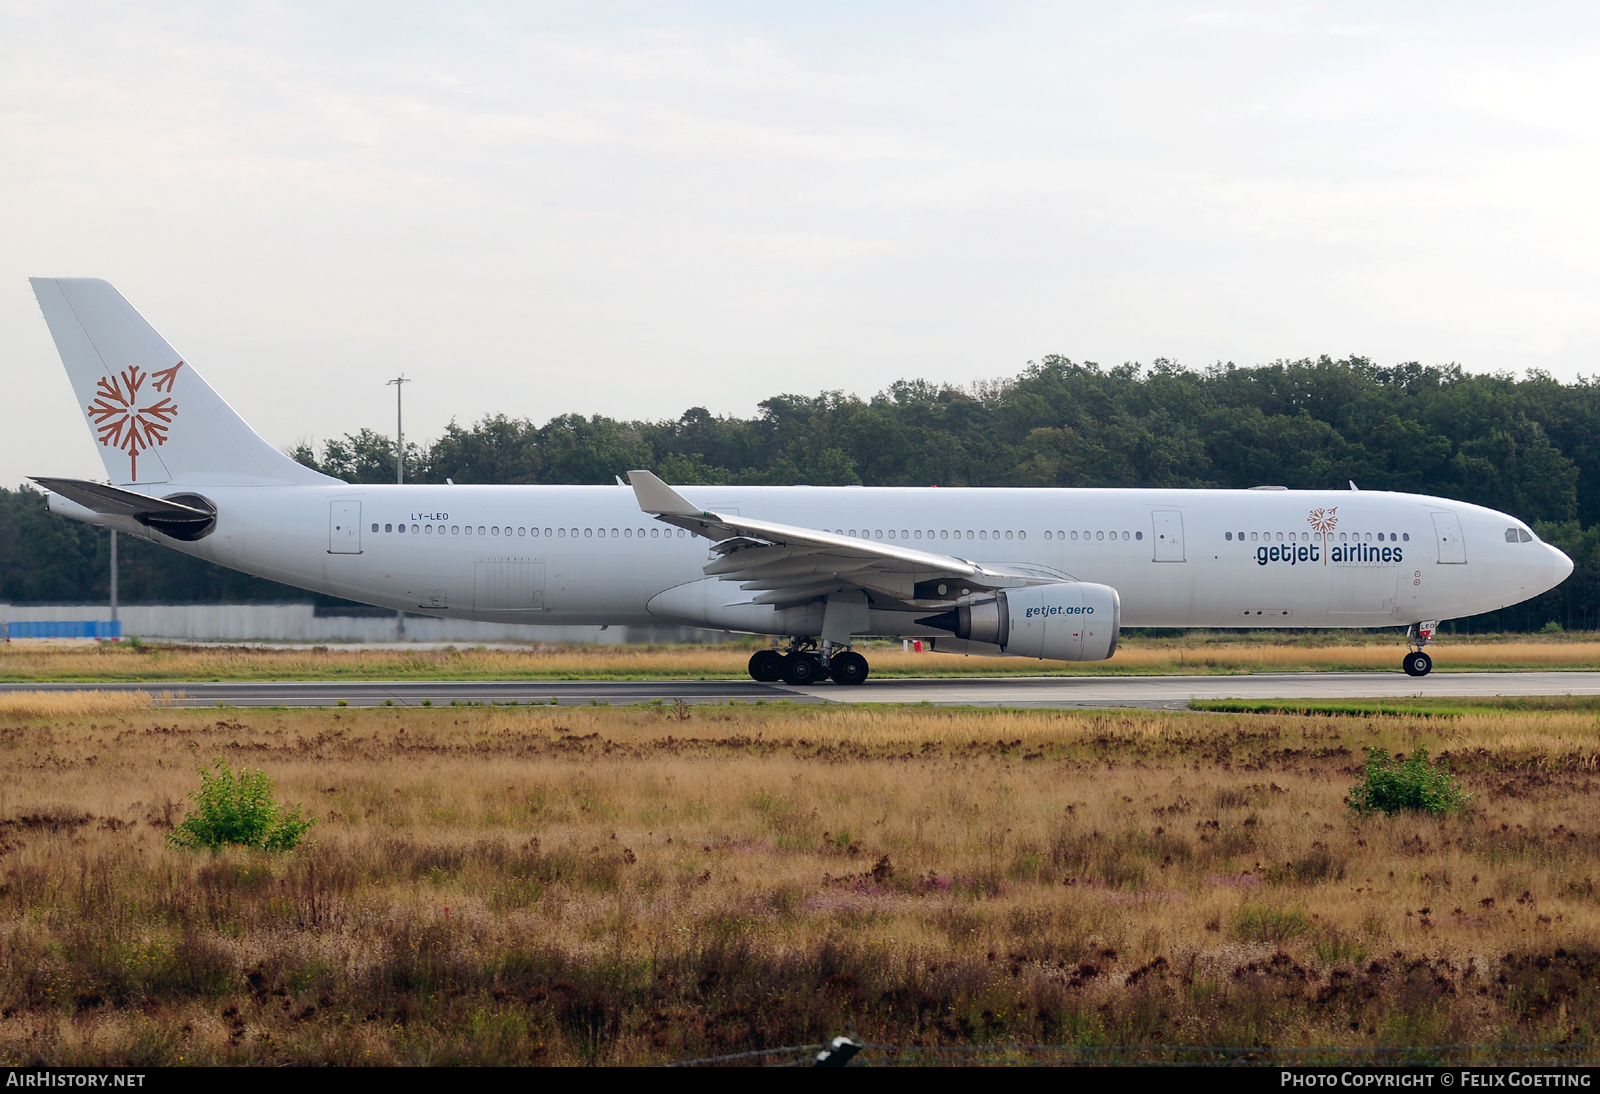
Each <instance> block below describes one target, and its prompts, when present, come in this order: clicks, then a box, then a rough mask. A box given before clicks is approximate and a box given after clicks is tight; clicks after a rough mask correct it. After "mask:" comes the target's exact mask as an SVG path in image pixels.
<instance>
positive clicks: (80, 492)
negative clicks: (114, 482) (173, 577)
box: [33, 476, 211, 520]
mask: <svg viewBox="0 0 1600 1094" xmlns="http://www.w3.org/2000/svg"><path fill="white" fill-rule="evenodd" d="M33 481H34V482H36V483H38V484H39V485H40V486H42V487H44V488H45V489H46V490H53V491H55V492H56V493H57V494H60V495H61V496H62V497H66V498H71V499H72V500H73V501H75V502H77V503H78V504H79V505H81V506H83V507H84V508H85V509H92V510H94V511H95V512H96V513H103V514H104V515H106V516H108V517H133V518H135V519H138V518H139V517H173V518H176V519H178V520H210V519H211V514H210V513H208V512H206V511H205V510H204V509H196V508H195V507H194V506H192V505H183V504H181V503H179V502H175V501H167V500H165V499H164V498H152V497H149V496H148V495H146V494H138V493H135V492H134V491H132V490H123V489H120V488H119V487H115V486H107V485H105V484H104V483H99V482H89V481H88V480H87V479H41V478H38V477H37V476H35V477H34V479H33Z"/></svg>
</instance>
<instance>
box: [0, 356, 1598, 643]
mask: <svg viewBox="0 0 1600 1094" xmlns="http://www.w3.org/2000/svg"><path fill="white" fill-rule="evenodd" d="M291 454H292V455H293V456H294V458H295V459H297V460H299V461H300V462H301V463H304V464H306V465H307V466H310V467H315V468H317V469H318V470H321V471H324V472H326V473H327V474H330V475H333V476H336V477H338V478H341V479H344V480H346V481H348V482H356V483H384V482H393V481H394V476H395V466H394V460H395V451H394V441H393V438H391V437H388V436H385V435H383V434H381V433H378V432H376V431H373V430H362V431H360V432H358V433H352V434H346V435H345V436H343V437H340V438H337V439H333V440H329V441H326V442H325V443H324V444H323V445H322V446H321V451H320V452H318V451H316V450H314V449H313V448H312V447H311V446H310V445H301V446H299V447H297V448H296V449H294V450H293V452H292V453H291ZM405 462H406V467H405V472H406V479H407V481H410V482H439V483H442V482H444V481H446V480H447V479H448V480H452V481H454V482H457V483H596V484H598V483H611V482H614V481H615V479H616V477H617V476H619V475H625V474H626V472H628V471H629V470H631V469H633V468H639V467H647V468H650V469H652V470H654V471H656V473H657V474H659V475H660V476H661V477H662V478H663V479H665V480H666V481H668V482H671V483H677V484H694V483H727V484H760V485H793V484H802V483H809V484H813V485H856V484H859V485H865V486H924V485H930V484H937V485H940V486H1015V487H1046V486H1123V487H1140V486H1145V487H1248V486H1262V485H1278V486H1287V487H1290V488H1294V489H1330V488H1331V489H1343V488H1346V487H1347V486H1348V484H1349V483H1350V482H1352V481H1353V482H1354V483H1356V484H1357V485H1358V486H1359V487H1361V488H1362V489H1367V490H1404V491H1411V492H1415V493H1424V494H1433V495H1437V496H1441V497H1447V498H1455V499H1458V500H1461V501H1469V502H1475V503H1477V504H1480V505H1487V506H1490V507H1493V508H1496V509H1501V510H1504V511H1506V512H1509V513H1512V514H1514V515H1516V516H1518V517H1521V518H1522V519H1524V520H1527V521H1528V522H1530V523H1531V524H1532V525H1533V526H1534V528H1535V529H1536V530H1537V531H1538V533H1539V535H1540V536H1542V537H1543V538H1545V539H1547V540H1549V541H1550V542H1552V543H1555V544H1556V545H1558V546H1560V547H1561V548H1562V549H1563V550H1565V551H1567V553H1568V554H1570V555H1572V557H1573V559H1574V561H1575V562H1576V564H1577V570H1576V572H1575V573H1574V574H1573V576H1572V577H1571V578H1570V579H1569V580H1568V581H1567V582H1566V583H1565V584H1564V585H1563V586H1561V587H1560V588H1559V589H1556V590H1553V591H1552V592H1550V593H1547V594H1545V595H1544V596H1542V597H1539V598H1538V599H1536V600H1534V601H1530V602H1528V603H1526V604H1522V605H1517V606H1515V607H1512V608H1508V609H1505V610H1504V611H1501V612H1497V613H1494V614H1493V615H1491V616H1480V617H1476V618H1475V619H1473V620H1470V621H1464V622H1462V623H1460V624H1458V626H1460V627H1461V628H1462V629H1465V628H1469V627H1470V628H1471V629H1474V630H1484V629H1497V630H1534V629H1539V628H1542V627H1545V626H1546V625H1549V624H1555V625H1558V626H1561V627H1565V628H1569V629H1576V628H1581V629H1596V627H1597V624H1600V489H1597V487H1600V384H1597V383H1595V382H1593V381H1590V380H1587V379H1580V380H1578V381H1576V382H1574V383H1561V382H1558V381H1556V380H1555V379H1554V378H1552V377H1551V376H1549V375H1547V374H1545V373H1541V372H1530V373H1528V374H1527V375H1525V376H1523V377H1520V378H1518V377H1514V376H1511V375H1509V374H1503V373H1500V374H1492V375H1483V374H1472V373H1467V372H1464V371H1463V370H1461V369H1460V368H1459V367H1456V366H1453V365H1452V366H1423V365H1419V364H1415V363H1411V364H1402V365H1397V366H1393V367H1382V366H1379V365H1377V364H1375V363H1374V362H1372V361H1370V360H1367V359H1365V358H1361V357H1349V358H1344V359H1340V360H1335V359H1332V358H1329V357H1322V358H1317V359H1314V360H1310V359H1308V360H1301V361H1292V362H1276V363H1273V364H1270V365H1262V366H1256V367H1245V368H1241V367H1236V366H1233V365H1219V366H1215V367H1212V368H1207V369H1203V370H1195V369H1188V368H1183V367H1181V366H1179V365H1177V364H1174V363H1173V362H1170V361H1166V360H1157V361H1155V362H1154V363H1153V364H1152V365H1150V366H1149V367H1148V368H1145V367H1141V366H1138V365H1133V364H1128V365H1122V366H1119V367H1115V368H1103V367H1100V366H1098V365H1096V364H1094V363H1092V362H1082V363H1080V362H1074V361H1072V360H1069V359H1067V358H1064V357H1058V356H1050V357H1046V358H1044V359H1043V360H1041V361H1038V362H1030V363H1029V365H1028V367H1027V368H1025V369H1024V370H1023V371H1022V372H1021V373H1020V374H1019V375H1017V376H1015V377H1012V378H1009V379H1003V380H995V381H991V382H986V383H979V384H975V385H972V386H970V387H958V386H953V385H948V384H934V383H929V382H927V381H923V380H903V381H899V382H897V383H894V384H891V385H890V386H889V387H888V389H886V390H884V391H882V392H880V393H878V394H877V395H874V396H872V397H870V398H865V399H863V398H859V397H857V396H854V395H846V394H844V393H842V392H837V391H833V392H823V393H821V394H818V395H815V396H805V395H778V396H775V397H773V398H771V399H768V400H766V401H764V402H762V403H761V404H760V408H759V411H758V413H757V414H756V415H755V416H753V417H751V418H738V417H718V416H715V415H712V414H711V413H709V412H708V411H706V410H705V409H704V408H702V407H694V408H691V409H689V410H687V411H685V412H684V413H683V414H682V415H681V416H680V417H678V418H677V419H674V420H661V421H620V420H617V419H614V418H608V417H604V416H600V415H596V416H592V417H584V416H582V415H575V414H569V415H563V416H560V417H555V418H552V419H550V420H549V421H547V422H546V423H544V424H543V425H536V424H535V423H534V422H533V421H532V420H531V419H529V418H526V417H521V418H518V417H513V416H511V415H507V414H496V415H491V416H489V417H487V418H484V419H482V420H481V421H478V422H475V423H473V424H472V425H470V426H462V425H459V424H456V423H451V425H450V426H449V427H447V428H446V430H445V431H444V433H443V435H442V436H440V437H438V438H436V439H434V440H432V441H431V442H428V443H427V444H424V445H417V444H408V445H407V451H406V453H405ZM0 495H3V496H0V521H3V524H0V595H3V596H4V597H5V598H7V599H11V600H83V601H92V600H96V599H103V598H104V596H105V595H106V593H105V586H106V567H105V540H106V538H107V537H106V535H105V533H103V532H100V531H98V530H96V529H91V528H87V527H86V526H83V525H78V524H76V523H74V522H71V521H63V520H59V519H55V518H50V517H49V516H48V515H47V514H45V513H44V512H43V505H42V499H41V497H40V496H39V495H38V494H37V493H35V492H33V491H31V490H29V489H26V488H24V489H22V490H20V491H0ZM124 539H125V542H126V537H124ZM123 557H124V560H125V561H124V565H123V570H122V573H123V579H122V587H123V591H124V596H125V597H126V598H127V599H128V600H130V601H132V600H144V601H194V600H207V601H216V600H235V601H244V600H260V599H300V600H303V599H305V598H306V594H305V593H302V592H299V591H298V590H290V589H287V588H285V587H283V586H277V585H273V584H272V583H270V582H265V581H260V580H258V579H254V578H247V577H244V576H243V575H240V574H235V573H232V572H231V571H225V570H220V569H218V568H215V567H211V566H209V565H206V564H202V563H198V562H195V561H194V560H191V559H187V558H185V557H183V556H179V555H177V554H176V553H174V552H168V551H165V550H164V549H161V548H157V547H153V546H151V545H149V544H145V543H142V542H137V541H134V542H128V543H127V547H126V549H125V550H124V552H123Z"/></svg>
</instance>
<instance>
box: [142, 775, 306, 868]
mask: <svg viewBox="0 0 1600 1094" xmlns="http://www.w3.org/2000/svg"><path fill="white" fill-rule="evenodd" d="M213 764H214V766H215V768H216V770H215V771H212V770H208V769H207V768H206V767H204V766H202V767H201V768H200V789H199V790H196V791H195V792H194V793H192V794H190V795H189V797H190V798H191V799H193V801H194V804H195V808H194V811H192V812H191V813H189V815H188V816H186V817H184V818H183V820H182V821H181V822H180V823H179V824H178V826H177V827H176V828H174V829H173V830H172V831H171V832H170V833H168V834H167V842H169V843H171V844H172V845H173V846H174V847H184V848H188V849H190V850H198V849H199V848H202V847H211V848H217V847H223V846H225V845H227V844H234V845H236V846H240V847H255V848H258V849H260V850H263V851H292V850H293V849H294V848H295V847H296V846H297V845H298V844H299V843H300V840H301V838H302V837H303V836H305V834H306V830H307V829H309V828H310V827H311V826H312V825H313V824H316V823H317V821H316V818H315V817H307V818H305V819H304V820H301V819H300V807H299V806H298V805H297V806H295V807H294V809H292V810H290V811H289V812H288V813H284V812H283V810H282V808H281V807H280V806H279V805H278V803H277V802H275V801H273V800H272V790H273V786H272V780H271V779H269V778H267V773H266V772H265V771H252V770H249V769H245V770H243V771H240V772H239V773H238V774H237V775H235V774H234V773H233V772H232V771H230V770H228V765H227V764H226V763H224V762H223V761H222V758H221V757H220V756H219V757H218V758H217V759H216V760H214V761H213Z"/></svg>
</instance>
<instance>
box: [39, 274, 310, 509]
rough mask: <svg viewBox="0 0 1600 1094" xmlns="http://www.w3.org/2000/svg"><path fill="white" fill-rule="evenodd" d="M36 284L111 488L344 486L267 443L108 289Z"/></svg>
mask: <svg viewBox="0 0 1600 1094" xmlns="http://www.w3.org/2000/svg"><path fill="white" fill-rule="evenodd" d="M29 282H30V284H32V286H33V292H34V295H35V296H36V297H37V298H38V300H39V308H40V310H41V311H43V312H44V319H45V322H46V323H48V324H49V326H50V334H51V337H53V338H54V339H55V343H56V349H57V350H58V351H59V352H60V354H61V363H62V364H63V365H65V366H66V369H67V376H68V377H69V378H70V379H71V380H72V390H73V391H74V392H75V393H76V394H77V396H78V405H79V406H80V407H81V408H83V411H84V413H85V415H87V420H88V424H89V430H90V433H91V434H92V435H93V437H94V439H95V441H96V442H97V443H98V444H99V446H100V458H101V460H102V461H104V463H105V468H106V476H107V477H108V478H109V479H110V480H111V481H112V482H114V483H120V484H123V485H129V486H144V485H146V484H159V483H184V484H191V485H195V486H202V485H207V484H212V485H219V486H221V485H238V486H247V485H262V486H266V485H282V484H285V483H318V482H331V481H336V480H332V479H329V478H328V476H326V475H323V474H321V473H320V472H317V471H313V470H311V469H310V468H309V467H305V466H302V465H301V464H298V463H296V462H295V461H294V460H292V459H290V458H289V457H288V456H286V455H284V454H283V453H282V452H279V451H278V450H277V449H276V448H274V447H272V445H270V444H268V443H267V442H266V441H265V440H263V439H262V438H261V437H260V436H259V435H258V434H257V433H256V432H255V431H254V430H252V429H251V428H250V427H249V426H248V425H246V424H245V422H244V419H243V418H240V417H239V415H238V414H236V413H235V412H234V410H233V408H232V407H230V406H229V405H228V404H227V402H226V401H225V400H224V399H223V398H222V396H220V395H218V394H217V393H216V391H215V390H213V389H212V387H211V385H210V384H207V383H206V382H205V380H203V379H201V377H200V374H199V373H198V372H196V371H195V370H194V366H192V365H190V364H188V363H187V362H186V361H184V360H183V358H181V357H179V356H178V353H177V351H176V350H174V349H173V348H172V347H171V346H169V345H168V344H167V342H166V340H165V339H163V338H162V337H161V335H159V334H157V333H156V332H155V329H154V328H153V327H151V326H150V324H149V323H147V322H145V320H144V317H143V316H142V315H140V314H139V313H138V312H137V311H135V310H134V309H133V306H132V305H131V304H129V303H128V302H127V301H126V300H124V299H123V298H122V294H121V293H119V292H117V290H116V289H114V288H112V287H111V285H110V284H108V283H107V282H105V281H101V280H99V279H98V278H87V277H35V278H30V279H29Z"/></svg>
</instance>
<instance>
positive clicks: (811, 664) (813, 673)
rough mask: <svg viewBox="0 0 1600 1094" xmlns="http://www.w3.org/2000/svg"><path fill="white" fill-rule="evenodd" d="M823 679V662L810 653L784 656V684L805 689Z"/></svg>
mask: <svg viewBox="0 0 1600 1094" xmlns="http://www.w3.org/2000/svg"><path fill="white" fill-rule="evenodd" d="M821 677H822V662H821V661H819V660H817V659H816V658H815V657H813V656H811V655H810V654H808V653H786V654H784V655H783V682H784V683H785V684H794V685H796V686H797V687H804V686H805V685H806V684H815V683H816V682H817V681H818V680H819V679H821Z"/></svg>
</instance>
